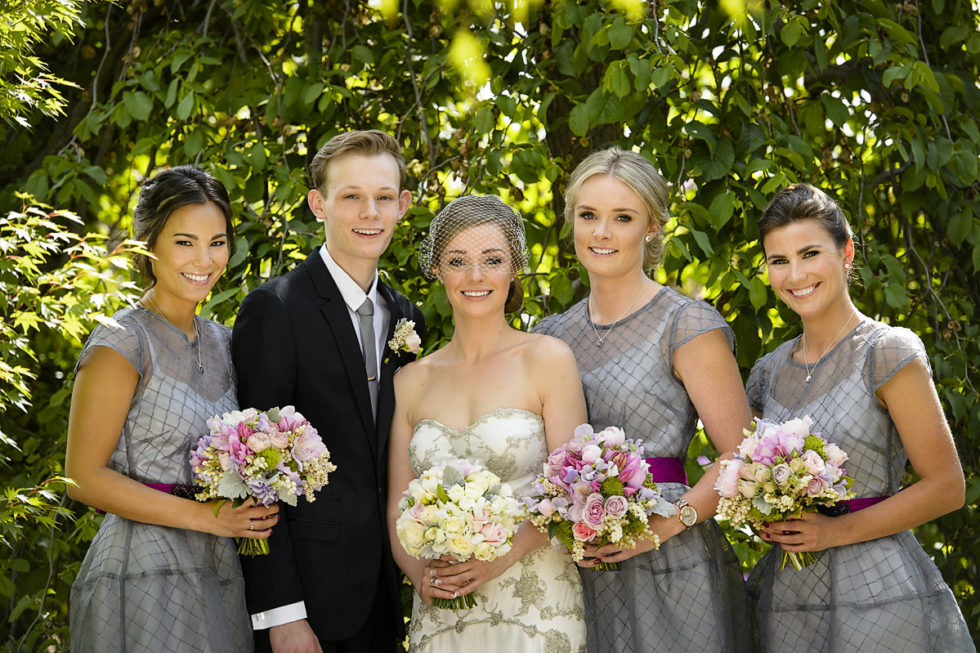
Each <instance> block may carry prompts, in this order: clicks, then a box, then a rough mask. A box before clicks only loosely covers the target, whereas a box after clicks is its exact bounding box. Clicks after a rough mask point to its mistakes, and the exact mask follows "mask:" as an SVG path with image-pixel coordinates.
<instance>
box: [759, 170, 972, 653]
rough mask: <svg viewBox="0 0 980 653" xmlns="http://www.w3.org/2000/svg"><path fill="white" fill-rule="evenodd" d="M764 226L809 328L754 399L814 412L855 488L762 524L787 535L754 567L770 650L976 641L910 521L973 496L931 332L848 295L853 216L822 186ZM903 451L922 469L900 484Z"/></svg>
mask: <svg viewBox="0 0 980 653" xmlns="http://www.w3.org/2000/svg"><path fill="white" fill-rule="evenodd" d="M759 236H760V239H761V242H762V246H763V249H764V250H765V256H766V263H767V265H768V269H769V284H770V285H771V286H772V289H773V291H775V293H776V294H777V295H778V296H779V298H780V299H781V300H783V301H784V302H785V303H786V305H787V306H789V307H790V308H791V309H793V311H795V312H796V313H798V314H799V316H800V319H801V321H802V323H803V334H802V336H800V337H798V338H795V339H793V340H790V341H788V342H785V343H783V344H782V345H780V346H779V347H778V348H777V349H776V350H775V351H773V352H771V353H769V354H767V355H766V356H764V357H762V358H761V359H760V360H759V361H758V362H757V363H756V364H755V366H754V367H753V368H752V373H751V375H750V376H749V381H748V395H749V398H750V403H751V405H752V407H753V410H754V411H755V412H756V414H757V415H761V416H762V417H765V418H766V419H768V420H773V421H784V420H787V419H790V418H793V417H800V416H802V415H809V416H810V417H812V418H813V421H814V425H813V429H814V430H815V431H817V432H820V433H822V434H823V435H824V437H826V438H827V439H828V440H830V441H832V442H835V443H836V444H838V445H839V446H840V447H842V448H843V449H844V451H846V452H847V453H848V454H849V455H850V460H848V461H847V463H846V464H845V467H846V469H847V474H848V476H851V477H853V478H854V485H853V486H852V488H851V489H852V490H853V491H854V492H856V493H857V496H858V498H857V499H855V500H853V501H851V502H849V510H850V512H849V513H847V514H843V515H840V516H837V517H829V516H825V515H822V514H804V515H803V517H802V519H799V520H792V521H786V522H775V523H772V524H769V526H768V527H767V528H766V529H764V530H763V531H762V533H761V535H762V537H763V539H764V540H766V541H768V542H771V543H772V544H774V545H778V546H774V547H773V549H772V550H771V551H770V552H769V553H768V554H767V555H766V556H765V557H764V558H763V559H762V560H761V561H760V562H759V564H758V565H757V566H756V568H755V570H754V571H753V572H752V577H751V579H750V593H751V595H752V598H753V601H754V602H755V603H756V619H757V625H758V629H759V633H758V634H759V636H760V640H761V645H762V648H763V650H765V651H794V652H795V651H803V650H806V651H834V652H835V653H838V652H845V651H854V652H855V653H856V652H857V651H867V650H876V651H917V652H921V651H974V650H975V649H974V645H973V643H972V641H971V639H970V634H969V632H968V630H967V627H966V623H965V622H964V620H963V616H962V615H961V614H960V611H959V609H958V607H957V605H956V601H955V599H954V597H953V593H952V592H951V591H950V589H949V587H947V586H946V584H945V583H944V582H943V579H942V577H941V576H940V574H939V570H938V569H937V568H936V566H935V565H934V564H933V562H932V561H931V560H930V559H929V557H928V556H927V555H926V553H925V551H923V550H922V547H921V546H920V545H919V543H918V542H917V541H916V539H915V537H913V535H912V533H911V532H910V531H909V530H908V529H909V528H912V527H914V526H918V525H919V524H923V523H925V522H927V521H929V520H930V519H935V518H936V517H939V516H940V515H944V514H946V513H948V512H950V511H953V510H956V509H957V508H959V507H960V506H962V505H963V501H964V496H963V492H964V489H963V486H964V483H963V470H962V469H961V468H960V463H959V460H958V458H957V456H956V450H955V448H954V445H953V438H952V436H951V435H950V431H949V425H948V424H947V423H946V418H945V417H944V415H943V411H942V408H941V407H940V404H939V397H938V396H937V394H936V389H935V387H934V386H933V383H932V375H931V371H930V368H929V362H928V358H927V356H926V352H925V349H924V347H923V346H922V342H921V341H920V340H919V338H918V337H917V336H916V335H915V334H914V333H912V332H911V331H909V330H908V329H903V328H899V327H892V326H888V325H886V324H883V323H881V322H878V321H876V320H872V319H871V318H869V317H866V316H864V315H862V314H861V313H860V312H858V310H857V309H856V308H855V307H854V304H853V303H851V298H850V296H849V294H848V286H847V280H848V275H849V274H850V270H851V266H852V262H853V259H854V241H853V240H852V235H851V228H850V226H849V225H848V223H847V221H846V219H845V218H844V214H843V212H842V211H841V209H840V207H838V206H837V204H836V203H835V202H834V201H833V200H832V199H830V198H829V197H828V196H827V195H826V194H824V193H823V192H822V191H820V190H818V189H816V188H814V187H813V186H810V185H809V184H795V185H792V186H790V187H788V188H786V189H784V190H782V191H780V192H779V193H777V194H776V196H775V197H774V198H773V199H772V201H771V202H770V203H769V206H767V207H766V209H765V211H763V214H762V218H761V219H760V220H759ZM906 461H911V463H912V467H913V469H914V470H915V473H916V475H917V476H918V478H919V481H917V482H915V483H913V484H912V485H910V486H908V487H906V488H905V489H903V490H902V491H901V492H899V491H898V490H899V482H900V481H901V479H902V474H903V472H904V471H905V463H906ZM858 510H860V511H861V512H860V513H858V512H857V511H858ZM779 547H782V548H783V549H784V550H786V551H793V552H800V551H812V552H816V554H817V555H816V561H815V562H814V563H813V564H811V565H810V566H808V567H805V568H804V569H803V570H802V571H794V570H793V569H792V568H791V567H787V568H786V569H783V570H780V569H779V560H780V557H781V555H780V553H781V552H780V550H779Z"/></svg>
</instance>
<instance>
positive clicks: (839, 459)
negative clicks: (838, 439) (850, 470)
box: [824, 442, 847, 467]
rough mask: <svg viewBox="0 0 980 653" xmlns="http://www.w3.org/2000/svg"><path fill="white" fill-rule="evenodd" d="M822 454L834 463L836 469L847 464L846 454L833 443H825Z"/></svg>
mask: <svg viewBox="0 0 980 653" xmlns="http://www.w3.org/2000/svg"><path fill="white" fill-rule="evenodd" d="M824 452H825V453H826V454H827V460H829V461H830V462H832V463H834V464H835V465H837V466H838V467H840V466H841V465H843V464H844V463H845V462H847V454H846V453H844V450H843V449H841V448H840V447H838V446H837V445H836V444H834V443H833V442H828V443H827V446H826V447H824Z"/></svg>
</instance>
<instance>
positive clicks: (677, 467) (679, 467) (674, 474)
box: [644, 458, 687, 485]
mask: <svg viewBox="0 0 980 653" xmlns="http://www.w3.org/2000/svg"><path fill="white" fill-rule="evenodd" d="M644 460H645V461H647V464H648V465H649V466H650V474H651V475H652V476H653V480H654V482H656V483H683V484H684V485H687V473H686V472H685V471H684V462H683V461H682V460H681V459H680V458H644Z"/></svg>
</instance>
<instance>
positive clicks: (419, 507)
mask: <svg viewBox="0 0 980 653" xmlns="http://www.w3.org/2000/svg"><path fill="white" fill-rule="evenodd" d="M424 509H425V506H424V505H423V504H422V503H421V502H420V503H416V504H415V505H413V506H412V507H411V508H409V509H408V514H409V515H411V516H412V519H414V520H415V521H418V522H421V521H422V511H423V510H424Z"/></svg>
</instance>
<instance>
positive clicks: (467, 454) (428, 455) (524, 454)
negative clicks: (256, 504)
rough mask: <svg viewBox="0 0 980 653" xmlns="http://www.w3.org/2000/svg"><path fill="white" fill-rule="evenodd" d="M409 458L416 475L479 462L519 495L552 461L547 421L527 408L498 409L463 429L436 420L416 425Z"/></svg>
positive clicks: (409, 448)
mask: <svg viewBox="0 0 980 653" xmlns="http://www.w3.org/2000/svg"><path fill="white" fill-rule="evenodd" d="M408 456H409V462H410V463H411V465H412V469H413V470H414V472H415V475H416V476H420V475H421V474H422V472H424V471H425V470H427V469H429V468H430V467H432V466H433V465H435V464H436V463H442V462H446V461H449V460H453V459H456V458H462V459H465V460H468V461H470V462H471V463H479V464H481V465H483V466H484V467H486V468H487V469H488V470H490V471H491V472H493V473H494V474H496V475H497V476H499V477H500V480H501V481H503V482H504V483H508V484H509V485H510V487H511V489H512V490H513V491H514V496H520V495H521V494H523V493H524V492H525V491H526V490H528V489H530V486H531V483H532V481H534V479H535V478H536V477H537V475H538V474H539V473H540V472H541V463H542V462H543V461H544V460H545V458H547V457H548V445H547V443H546V441H545V437H544V419H542V417H541V416H540V415H537V414H535V413H532V412H530V411H528V410H524V409H523V408H497V409H495V410H492V411H490V412H488V413H484V414H483V415H481V416H480V417H479V418H477V420H476V421H475V422H473V423H472V424H470V425H469V426H467V427H465V428H464V429H462V430H459V431H457V430H456V429H454V428H451V427H449V426H446V425H445V424H443V423H442V422H440V421H438V420H436V419H423V420H420V421H419V422H418V424H416V425H415V432H414V434H413V435H412V441H411V443H410V444H409V446H408Z"/></svg>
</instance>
